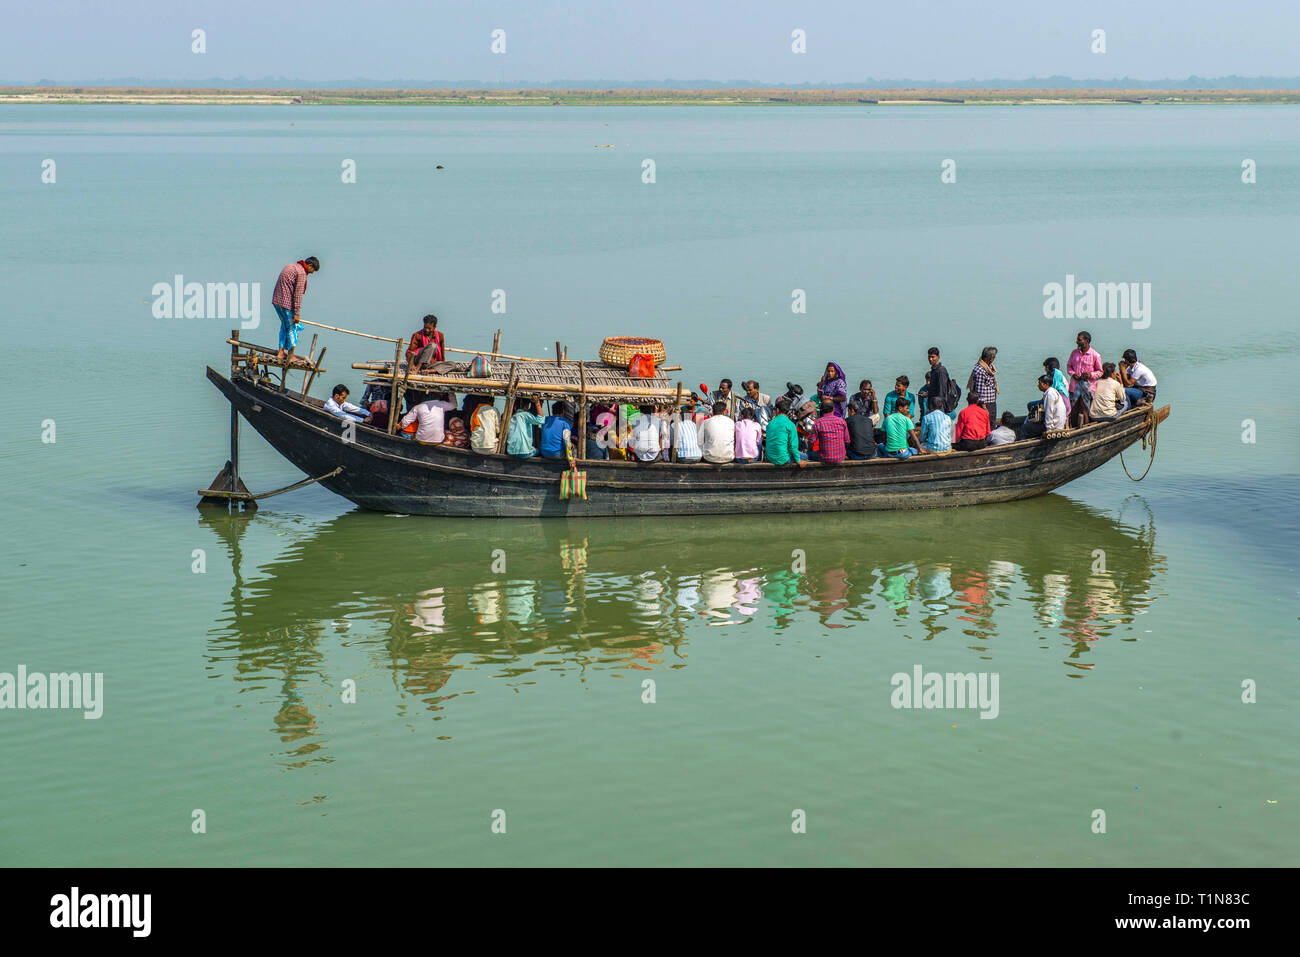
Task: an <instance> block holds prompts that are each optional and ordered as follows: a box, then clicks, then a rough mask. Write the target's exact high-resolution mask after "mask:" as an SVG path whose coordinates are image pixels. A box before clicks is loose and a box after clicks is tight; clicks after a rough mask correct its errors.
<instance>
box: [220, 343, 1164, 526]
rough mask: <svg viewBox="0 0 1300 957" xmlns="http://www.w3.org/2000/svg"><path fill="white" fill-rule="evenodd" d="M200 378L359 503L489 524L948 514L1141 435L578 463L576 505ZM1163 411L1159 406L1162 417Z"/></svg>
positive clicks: (554, 466)
mask: <svg viewBox="0 0 1300 957" xmlns="http://www.w3.org/2000/svg"><path fill="white" fill-rule="evenodd" d="M208 378H209V379H211V380H212V382H213V384H215V385H216V386H217V388H218V389H220V390H221V392H222V394H223V395H225V397H226V398H227V399H228V400H229V401H230V402H231V404H232V405H233V406H234V407H235V409H236V410H237V411H238V412H239V413H240V415H242V416H243V417H244V419H245V420H247V421H248V423H249V424H250V425H252V426H253V428H254V429H256V430H257V432H258V433H259V434H260V435H261V436H262V437H263V438H264V439H266V440H267V442H269V443H270V444H271V446H272V447H273V448H275V450H276V451H278V452H279V453H280V454H281V455H283V456H284V457H285V458H286V459H288V460H289V461H290V462H292V463H293V464H294V465H295V466H296V467H298V468H299V469H301V470H302V471H303V472H305V473H307V474H308V475H310V476H317V475H323V474H325V473H327V472H330V471H332V470H333V469H335V468H337V467H339V466H342V467H343V471H342V472H340V473H339V474H338V475H336V476H334V477H332V478H329V479H326V480H324V481H322V482H321V484H322V485H324V486H325V487H326V488H328V489H329V490H330V491H331V492H334V493H336V494H338V495H341V496H343V497H344V498H346V499H348V500H349V501H351V502H355V503H356V504H357V505H360V506H361V507H363V508H369V509H374V510H376V511H382V512H397V513H402V514H412V515H458V516H493V517H503V518H504V517H530V518H536V517H539V516H569V517H584V516H609V515H704V514H726V513H736V512H754V513H772V512H842V511H875V510H882V509H890V510H892V509H917V508H945V507H950V506H956V505H979V504H984V503H988V502H1009V501H1013V500H1015V499H1021V498H1030V497H1032V496H1035V495H1042V494H1044V493H1045V492H1050V491H1051V490H1052V489H1055V488H1059V487H1060V486H1061V485H1064V484H1065V483H1066V482H1069V481H1071V480H1072V479H1076V478H1078V477H1079V476H1080V475H1084V474H1086V473H1088V472H1091V471H1092V470H1093V469H1095V468H1097V467H1098V466H1100V465H1102V464H1103V463H1105V462H1107V461H1109V460H1110V459H1111V458H1113V457H1114V456H1116V455H1118V454H1119V453H1120V452H1121V451H1122V450H1123V449H1125V448H1127V447H1128V446H1130V445H1132V444H1133V443H1134V442H1136V441H1138V439H1140V438H1141V436H1142V433H1143V429H1144V427H1145V423H1146V415H1145V413H1144V412H1142V411H1134V412H1130V413H1128V414H1126V415H1124V416H1122V417H1121V418H1120V419H1118V420H1117V421H1115V422H1101V423H1095V424H1093V425H1090V426H1087V427H1085V428H1083V429H1079V430H1077V431H1074V432H1071V433H1070V434H1069V435H1068V436H1067V437H1065V438H1061V439H1050V440H1040V441H1031V442H1017V443H1014V444H1012V445H1006V446H998V447H995V448H990V449H983V450H981V451H978V452H953V453H952V454H950V455H944V456H929V455H927V456H917V457H913V458H911V459H907V460H904V461H896V460H893V459H886V460H881V459H872V460H869V461H866V462H846V463H844V464H843V465H837V466H823V465H821V464H819V463H811V464H809V465H808V467H807V468H804V469H798V468H792V467H788V466H782V467H778V466H774V465H768V464H766V463H759V464H754V465H709V464H707V463H705V464H696V465H678V464H671V463H667V462H664V463H656V464H654V465H638V464H636V463H631V462H616V461H610V462H595V461H591V462H584V463H582V468H583V469H584V470H585V471H586V473H587V495H588V498H587V499H586V500H585V501H584V500H580V499H579V500H574V499H570V500H567V501H565V500H562V499H561V498H560V473H561V472H562V471H563V470H564V465H563V463H561V462H558V461H551V460H546V459H536V458H535V459H529V460H520V459H515V458H513V457H509V456H496V455H480V454H478V453H476V452H472V451H466V450H463V449H453V448H449V447H446V446H427V445H418V444H416V443H414V442H411V441H410V440H409V439H405V438H399V437H397V436H392V435H388V434H386V433H383V432H379V431H377V430H375V429H370V428H366V427H365V426H356V428H355V430H354V440H353V441H351V442H348V441H345V440H344V425H345V423H344V422H343V421H342V420H340V419H338V418H336V417H335V416H333V415H330V414H329V413H327V412H325V411H324V410H323V409H321V408H320V407H319V406H317V405H314V404H312V403H310V402H306V401H304V400H303V398H302V396H301V395H299V394H298V393H294V392H281V391H279V389H278V388H277V387H275V386H272V385H269V384H266V383H264V382H262V381H259V380H255V379H252V378H250V377H246V376H243V375H238V376H236V377H235V379H234V381H231V380H230V379H227V378H225V377H224V376H222V375H221V374H220V373H218V372H216V371H214V370H213V369H211V368H209V369H208ZM1168 413H1169V410H1168V407H1165V408H1163V409H1161V410H1160V412H1159V417H1160V418H1161V419H1163V418H1165V417H1166V416H1167V415H1168Z"/></svg>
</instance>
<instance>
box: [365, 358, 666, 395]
mask: <svg viewBox="0 0 1300 957" xmlns="http://www.w3.org/2000/svg"><path fill="white" fill-rule="evenodd" d="M354 368H355V366H354ZM378 378H379V379H380V380H383V379H384V378H386V376H383V375H381V376H378ZM410 384H411V385H414V386H426V385H427V386H446V387H448V388H450V389H452V390H453V391H462V392H483V391H484V390H492V389H503V388H507V387H508V386H509V385H510V383H509V382H503V381H501V380H499V379H498V380H496V381H492V380H489V379H464V378H454V377H451V376H431V375H413V376H411V377H410ZM516 385H517V388H518V390H519V391H520V392H541V393H555V394H557V395H575V396H576V395H581V393H582V389H581V387H580V386H572V385H562V384H560V383H557V382H525V381H522V380H521V381H518V382H517V383H516ZM587 395H588V397H589V398H590V397H597V398H602V399H608V398H639V399H659V400H660V401H666V400H668V399H670V398H672V395H673V391H672V390H671V389H638V388H634V387H632V386H626V387H619V386H608V387H606V386H595V385H589V386H587Z"/></svg>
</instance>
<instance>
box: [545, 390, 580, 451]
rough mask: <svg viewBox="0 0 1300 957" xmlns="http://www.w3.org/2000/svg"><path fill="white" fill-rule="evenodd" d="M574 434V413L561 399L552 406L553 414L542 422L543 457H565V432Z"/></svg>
mask: <svg viewBox="0 0 1300 957" xmlns="http://www.w3.org/2000/svg"><path fill="white" fill-rule="evenodd" d="M565 432H568V433H569V435H571V436H572V435H573V413H572V412H571V411H570V409H569V403H567V402H565V401H564V400H563V399H561V400H560V401H559V402H556V403H555V404H554V405H552V406H551V414H550V415H548V416H547V417H546V420H545V421H544V422H543V423H542V458H545V459H562V458H564V433H565Z"/></svg>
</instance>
